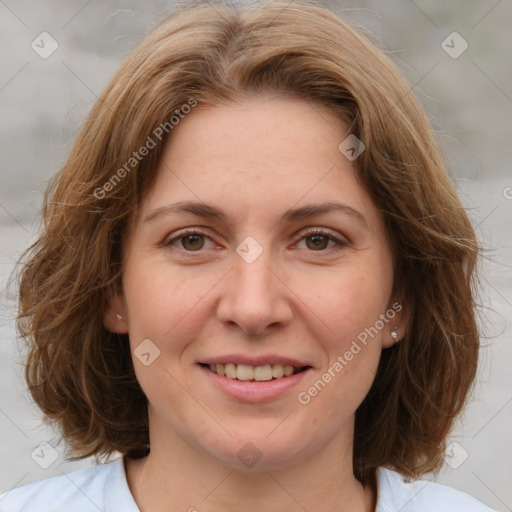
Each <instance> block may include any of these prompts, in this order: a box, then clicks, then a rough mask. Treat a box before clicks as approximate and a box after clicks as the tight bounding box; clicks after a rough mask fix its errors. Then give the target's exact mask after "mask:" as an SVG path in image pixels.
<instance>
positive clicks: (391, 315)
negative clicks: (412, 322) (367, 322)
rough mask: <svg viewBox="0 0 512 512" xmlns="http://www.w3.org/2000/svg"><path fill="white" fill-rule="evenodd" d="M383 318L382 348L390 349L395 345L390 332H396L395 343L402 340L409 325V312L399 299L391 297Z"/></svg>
mask: <svg viewBox="0 0 512 512" xmlns="http://www.w3.org/2000/svg"><path fill="white" fill-rule="evenodd" d="M384 316H385V318H386V325H385V327H384V329H383V337H382V348H390V347H392V346H393V345H395V340H394V339H393V337H392V336H391V332H392V331H396V334H397V336H396V339H397V343H400V341H401V340H402V339H403V338H404V336H405V333H406V332H407V327H408V325H409V310H408V308H407V307H406V306H405V305H404V304H403V303H402V302H401V301H400V300H399V299H397V298H395V297H393V298H392V299H391V300H390V301H389V304H388V308H387V309H386V312H385V313H384Z"/></svg>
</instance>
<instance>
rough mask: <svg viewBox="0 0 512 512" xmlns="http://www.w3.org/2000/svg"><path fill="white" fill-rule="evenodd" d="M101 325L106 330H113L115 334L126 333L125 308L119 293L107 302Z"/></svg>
mask: <svg viewBox="0 0 512 512" xmlns="http://www.w3.org/2000/svg"><path fill="white" fill-rule="evenodd" d="M119 317H121V318H119ZM103 325H104V327H105V329H107V331H110V332H114V333H116V334H127V333H128V321H127V318H126V308H125V306H124V302H123V298H122V297H121V295H116V296H115V297H114V298H112V299H111V300H110V301H109V302H108V304H107V307H106V308H105V311H104V313H103Z"/></svg>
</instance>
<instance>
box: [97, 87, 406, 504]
mask: <svg viewBox="0 0 512 512" xmlns="http://www.w3.org/2000/svg"><path fill="white" fill-rule="evenodd" d="M346 136H347V128H346V126H345V125H344V124H343V123H342V122H341V121H340V120H339V119H338V118H337V117H336V116H335V115H334V113H332V112H331V111H330V110H328V109H327V108H325V107H323V106H319V105H314V104H311V103H309V102H308V103H307V102H305V101H303V100H300V99H289V98H275V97H265V98H262V97H259V98H252V99H251V100H247V101H245V102H243V103H239V104H229V105H223V106H218V107H204V106H198V107H196V108H195V109H194V110H193V111H192V112H191V113H190V114H189V115H188V116H187V117H186V118H185V119H183V120H182V121H181V122H180V124H179V125H178V126H176V127H175V128H174V130H173V132H172V137H171V139H170V141H169V142H168V144H167V147H166V149H165V152H164V155H163V158H162V160H161V162H160V164H159V168H158V169H157V176H156V180H155V182H154V184H153V187H152V189H151V190H150V192H149V194H148V195H147V197H146V198H145V200H144V202H143V205H142V208H141V212H140V215H139V216H138V218H137V219H136V222H135V223H134V225H133V228H132V229H131V231H130V233H129V236H128V237H127V240H126V241H125V246H124V261H123V294H122V296H118V297H116V298H115V299H114V300H112V302H111V303H110V304H109V307H108V309H107V311H106V312H105V326H106V327H107V328H108V329H109V330H111V331H113V332H119V333H126V332H128V333H129V337H130V344H131V349H132V354H133V350H135V349H136V348H137V347H138V346H139V344H140V343H141V342H142V341H143V340H145V339H150V340H151V342H152V343H153V344H154V345H155V346H156V347H158V349H159V350H160V355H159V357H157V358H156V359H155V360H154V361H153V362H152V363H151V364H150V365H148V366H146V365H144V364H142V363H141V361H140V360H139V359H138V358H137V357H134V358H133V360H134V367H135V371H136V374H137V378H138V380H139V382H140V385H141V387H142V389H143V390H144V392H145V394H146V396H147V397H148V400H149V403H150V406H149V420H150V437H151V453H150V455H149V456H147V457H145V458H144V459H138V460H132V459H127V460H126V470H127V478H128V484H129V486H130V489H131V491H132V494H133V496H134V498H135V500H136V502H137V504H138V506H139V508H140V509H141V510H142V511H146V510H151V511H155V512H158V511H160V510H162V511H163V510H170V509H172V510H174V509H176V510H194V508H195V509H197V510H199V511H201V512H203V511H220V510H223V511H226V510H235V509H237V510H240V507H241V506H242V504H243V507H242V508H243V510H248V511H252V510H254V511H256V510H267V511H278V510H279V511H282V510H287V511H295V510H304V509H306V510H316V511H327V510H337V511H349V510H350V511H352V512H354V511H371V510H374V508H375V500H376V497H375V488H374V486H369V487H363V486H362V485H361V484H360V482H358V481H357V479H356V478H355V477H354V475H353V472H352V439H353V428H354V414H355V410H356V409H357V407H358V406H359V404H360V403H361V402H362V400H363V399H364V397H365V395H366V394H367V392H368V390H369V388H370V386H371V384H372V382H373V379H374V376H375V372H376V369H377V365H378V361H379V357H380V353H381V351H382V349H385V348H387V347H389V346H391V345H392V344H393V340H392V338H391V335H390V332H391V330H392V329H393V327H395V326H398V329H397V331H398V337H399V338H401V337H402V336H403V332H404V330H405V325H404V323H405V319H404V318H403V317H402V316H401V315H403V312H402V313H398V314H397V315H396V316H395V317H394V319H393V320H392V321H391V322H389V323H386V324H385V326H384V328H383V329H381V330H380V331H379V333H378V335H376V336H375V337H373V338H372V339H371V340H370V342H369V343H368V344H367V345H366V346H362V350H361V351H360V352H358V353H357V355H355V356H354V357H353V359H352V360H351V361H350V362H349V363H348V364H347V365H346V366H345V367H344V368H343V370H342V371H340V372H339V373H338V374H337V375H336V377H335V378H333V379H332V380H331V381H330V382H329V383H328V384H327V385H326V386H325V388H323V389H322V390H321V392H319V393H318V394H317V395H316V396H314V397H313V398H312V399H311V401H310V402H309V403H308V404H307V405H303V404H301V403H300V402H299V401H298V399H297V395H298V393H299V392H301V391H304V390H307V389H308V388H309V387H310V386H312V385H313V383H314V382H315V381H317V380H318V379H319V378H320V377H321V376H322V374H323V373H324V372H325V371H326V370H327V369H328V368H330V367H332V365H333V363H334V362H335V361H336V359H337V357H338V356H340V355H343V354H344V353H345V352H346V351H347V350H348V349H349V347H350V345H351V343H352V341H353V340H355V339H356V338H357V335H358V334H359V333H361V332H362V331H364V329H365V328H368V327H370V326H373V325H375V322H376V321H377V320H378V319H379V315H381V314H383V313H385V312H386V311H387V310H389V309H390V308H391V306H392V304H393V303H394V302H395V301H396V300H397V298H396V297H393V296H392V295H391V292H392V283H393V255H392V252H391V249H390V245H389V242H388V240H387V237H386V235H385V230H384V224H383V219H382V216H381V214H380V213H379V211H378V210H377V209H376V207H375V205H374V204H373V202H372V200H371V199H370V197H369V195H368V194H367V192H366V191H365V189H364V188H363V187H362V186H361V184H360V183H359V182H358V180H357V177H356V171H355V167H354V164H353V163H352V162H350V161H349V160H348V159H347V158H345V157H344V156H343V155H342V154H341V153H340V151H339V150H338V145H339V144H340V142H341V141H342V140H343V139H344V138H345V137H346ZM178 201H197V202H202V203H207V204H209V205H212V206H215V207H217V208H219V209H222V210H223V211H224V212H225V215H226V218H227V221H226V222H223V221H220V220H218V219H210V218H201V217H198V216H195V215H194V214H191V213H172V214H171V213H168V214H166V213H161V214H160V215H157V216H155V217H154V218H152V219H151V220H149V221H148V220H145V219H146V218H147V217H148V216H149V215H151V214H152V212H154V211H155V210H156V209H158V208H160V207H162V206H165V205H168V204H171V203H177V202H178ZM332 201H336V202H341V203H344V204H345V205H347V206H349V207H350V208H352V209H354V210H356V211H358V212H359V213H360V214H361V215H362V216H363V217H364V222H363V221H361V220H360V219H359V218H358V217H357V216H356V215H353V214H350V213H347V212H346V211H333V212H329V213H324V214H320V215H316V216H314V217H308V218H303V219H301V220H295V221H288V220H282V216H283V213H284V212H285V211H286V210H288V209H290V208H297V207H300V206H305V205H310V204H317V203H324V202H332ZM310 227H312V228H324V229H325V230H327V231H328V232H329V233H328V235H329V234H330V235H331V236H332V237H333V238H331V239H329V238H322V237H320V238H319V239H318V238H317V239H315V240H316V242H317V244H316V245H315V244H314V243H312V242H313V239H312V236H311V235H310V234H304V230H305V228H310ZM183 228H201V230H202V231H203V232H204V234H205V236H204V237H201V236H199V238H193V237H192V239H191V238H190V237H189V238H185V239H183V238H181V239H180V238H175V237H176V236H177V235H181V236H184V235H185V234H184V233H183ZM248 236H250V237H253V238H254V239H255V240H256V241H257V242H258V244H259V245H260V246H261V248H262V249H263V252H262V253H261V254H260V255H259V256H258V257H257V258H256V259H255V261H253V262H252V263H247V262H246V261H245V260H244V259H243V258H242V257H240V256H239V255H238V254H237V252H236V248H237V247H238V246H239V244H240V243H241V242H242V241H243V240H244V239H245V238H246V237H248ZM171 239H174V240H172V241H171ZM335 239H337V240H339V241H340V242H342V243H340V244H338V243H336V242H335V241H334V240H335ZM187 249H188V250H187ZM194 249H195V251H194ZM118 314H119V315H121V316H122V318H121V319H119V318H117V316H116V315H118ZM228 353H238V354H249V355H267V354H277V355H282V356H288V357H293V358H296V359H300V360H301V361H307V362H308V364H309V365H310V366H312V370H310V371H309V372H308V374H307V376H306V377H305V378H304V379H303V381H302V382H301V383H300V384H299V385H298V386H296V387H294V388H293V389H292V390H290V391H288V392H286V393H285V394H283V395H281V396H279V397H278V398H276V399H274V400H271V401H267V402H264V403H247V402H245V403H244V402H243V401H240V400H236V399H233V398H231V397H228V396H226V395H225V394H224V393H223V392H221V391H220V390H218V389H217V388H216V387H215V386H212V384H211V382H210V381H209V379H208V378H207V377H206V376H205V375H204V373H203V370H201V369H200V367H199V366H198V364H197V363H198V362H199V361H203V360H204V359H206V358H209V357H215V356H217V355H225V354H228ZM248 442H251V443H252V444H253V445H254V446H255V447H256V448H257V450H258V452H259V453H260V454H261V459H260V460H259V461H258V462H257V463H256V464H255V465H254V466H252V467H250V468H248V467H245V466H244V465H243V464H242V463H241V461H240V460H239V458H238V457H237V453H238V452H239V450H240V449H241V448H242V447H243V446H244V445H245V444H246V443H248ZM311 489H315V492H311ZM173 507H175V508H173Z"/></svg>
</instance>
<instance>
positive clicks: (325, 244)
mask: <svg viewBox="0 0 512 512" xmlns="http://www.w3.org/2000/svg"><path fill="white" fill-rule="evenodd" d="M302 241H304V242H305V244H306V247H307V248H308V249H311V250H312V251H315V252H322V251H325V250H329V249H333V248H334V247H335V246H340V245H346V243H345V242H342V241H341V240H338V239H337V238H336V237H335V236H333V235H332V234H331V233H330V232H329V231H324V230H322V229H310V230H308V231H306V232H305V233H302V238H301V239H300V242H302ZM300 242H299V243H300ZM330 243H331V244H333V245H334V247H333V245H331V246H330V247H329V244H330Z"/></svg>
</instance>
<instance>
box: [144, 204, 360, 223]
mask: <svg viewBox="0 0 512 512" xmlns="http://www.w3.org/2000/svg"><path fill="white" fill-rule="evenodd" d="M333 211H336V212H342V213H345V214H347V215H349V216H351V217H353V218H354V219H356V220H357V221H358V222H359V223H361V224H362V225H364V226H365V227H368V223H367V222H366V219H365V218H364V216H363V214H362V213H361V212H359V211H358V210H355V209H354V208H352V207H351V206H348V205H347V204H343V203H336V202H329V203H320V204H310V205H307V206H301V207H299V208H291V209H290V210H288V211H286V212H285V213H284V215H283V217H282V221H288V222H293V221H298V220H302V219H306V218H309V217H314V216H316V215H322V214H325V213H330V212H333ZM172 213H191V214H193V215H195V216H197V217H202V218H205V219H216V220H219V221H221V222H224V223H226V222H227V215H226V214H225V213H224V212H223V211H222V210H220V209H218V208H216V207H214V206H210V205H208V204H205V203H197V202H190V201H181V202H178V203H174V204H168V205H165V206H161V207H159V208H156V209H155V210H153V211H152V212H151V213H150V214H149V215H147V216H146V217H145V219H144V222H149V221H152V220H153V219H155V218H156V217H159V216H160V215H163V214H172Z"/></svg>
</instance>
